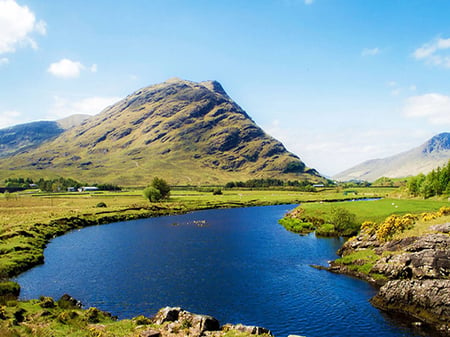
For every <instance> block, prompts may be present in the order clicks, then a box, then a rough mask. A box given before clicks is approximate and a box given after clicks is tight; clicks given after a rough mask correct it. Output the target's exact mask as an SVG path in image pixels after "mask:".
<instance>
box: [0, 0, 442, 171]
mask: <svg viewBox="0 0 450 337" xmlns="http://www.w3.org/2000/svg"><path fill="white" fill-rule="evenodd" d="M449 17H450V1H447V0H433V1H427V0H420V1H419V0H364V1H363V0H254V1H250V0H248V1H242V0H241V1H237V0H228V1H210V0H209V1H206V0H197V1H194V0H129V1H120V2H113V1H106V0H97V1H87V0H77V1H73V0H71V1H68V0H58V1H53V0H52V1H51V0H0V128H2V127H7V126H10V125H14V124H19V123H25V122H29V121H35V120H55V119H59V118H62V117H65V116H68V115H70V114H74V113H88V114H96V113H98V112H100V110H102V108H104V107H106V106H107V105H109V104H112V103H114V102H115V101H117V100H119V99H120V98H123V97H124V96H126V95H128V94H130V93H131V92H133V91H135V90H137V89H139V88H141V87H144V86H148V85H151V84H155V83H159V82H163V81H165V80H167V79H169V78H171V77H180V78H183V79H187V80H193V81H203V80H211V79H214V80H217V81H219V82H220V83H222V85H223V87H224V88H225V90H226V91H227V92H228V94H229V95H230V96H231V97H232V98H233V99H234V100H235V101H236V102H237V103H238V104H240V105H241V106H242V107H243V108H244V109H245V110H246V111H247V112H248V114H249V115H250V116H251V117H252V118H253V119H254V120H255V121H256V122H257V123H258V124H259V125H260V126H262V127H263V128H264V129H265V130H266V132H268V133H269V134H271V135H272V136H274V137H276V138H277V139H279V140H281V141H282V142H283V143H284V144H285V145H286V147H287V148H288V149H289V150H290V151H292V152H294V153H295V154H297V155H298V156H300V158H301V159H302V160H304V161H305V162H306V164H307V165H308V166H310V167H314V168H316V169H318V170H319V171H320V172H321V173H323V174H328V175H332V174H335V173H338V172H340V171H342V170H344V169H346V168H349V167H351V166H353V165H355V164H358V163H360V162H362V161H364V160H368V159H374V158H380V157H386V156H389V155H393V154H396V153H399V152H402V151H405V150H409V149H411V148H412V147H415V146H418V145H420V144H422V143H423V142H425V141H426V140H427V139H429V138H430V137H432V136H433V135H436V134H437V133H440V132H446V131H450V130H449V128H450V80H449V79H450V21H449V19H448V18H449Z"/></svg>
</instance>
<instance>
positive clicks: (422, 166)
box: [333, 132, 450, 181]
mask: <svg viewBox="0 0 450 337" xmlns="http://www.w3.org/2000/svg"><path fill="white" fill-rule="evenodd" d="M448 160H450V133H448V132H444V133H441V134H438V135H436V136H434V137H433V138H431V139H430V140H428V141H427V142H426V143H424V144H422V145H421V146H419V147H416V148H414V149H412V150H410V151H406V152H403V153H400V154H397V155H394V156H391V157H388V158H384V159H374V160H369V161H366V162H364V163H362V164H359V165H357V166H354V167H352V168H350V169H348V170H345V171H343V172H341V173H338V174H336V175H335V176H333V179H335V180H339V181H349V180H367V181H374V180H376V179H378V178H380V177H389V178H401V177H407V176H412V175H417V174H419V173H428V172H430V171H431V170H432V169H435V168H437V167H439V166H443V165H444V164H446V163H447V162H448Z"/></svg>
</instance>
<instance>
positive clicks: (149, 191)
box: [143, 186, 162, 202]
mask: <svg viewBox="0 0 450 337" xmlns="http://www.w3.org/2000/svg"><path fill="white" fill-rule="evenodd" d="M143 194H144V197H145V198H146V199H148V201H150V202H156V201H159V200H161V198H162V197H161V192H160V191H159V190H158V189H156V188H154V187H153V186H148V187H147V188H145V189H144V192H143Z"/></svg>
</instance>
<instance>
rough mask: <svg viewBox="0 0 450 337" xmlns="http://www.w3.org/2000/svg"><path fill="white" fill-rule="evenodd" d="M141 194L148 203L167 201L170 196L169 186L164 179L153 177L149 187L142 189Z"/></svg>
mask: <svg viewBox="0 0 450 337" xmlns="http://www.w3.org/2000/svg"><path fill="white" fill-rule="evenodd" d="M143 194H144V197H145V198H146V199H148V200H149V201H150V202H156V201H160V200H162V199H167V198H169V196H170V186H169V184H168V183H167V182H166V181H165V180H164V179H161V178H158V177H155V178H153V180H152V183H151V184H150V186H148V187H146V188H145V189H144V191H143Z"/></svg>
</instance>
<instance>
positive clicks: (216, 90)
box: [0, 79, 321, 185]
mask: <svg viewBox="0 0 450 337" xmlns="http://www.w3.org/2000/svg"><path fill="white" fill-rule="evenodd" d="M12 174H13V175H15V176H30V175H31V176H34V177H37V176H43V175H44V174H45V175H47V176H49V175H63V176H70V177H72V178H76V179H79V180H85V181H89V182H98V183H106V182H107V183H116V184H120V185H146V184H148V182H149V181H150V179H151V178H152V177H154V176H160V177H165V178H166V179H167V180H168V181H169V182H170V183H171V184H177V185H187V184H198V183H202V184H217V183H224V182H227V181H231V180H247V179H252V178H280V179H308V180H312V181H318V180H320V179H321V177H320V176H319V174H318V173H317V172H316V171H315V170H313V169H308V168H306V167H305V164H304V163H303V162H302V161H301V160H300V159H299V158H298V157H297V156H295V155H294V154H292V153H290V152H288V151H287V150H286V149H285V147H284V146H283V144H281V143H280V142H279V141H277V140H276V139H274V138H272V137H270V136H269V135H267V134H266V133H265V132H264V131H263V130H262V129H261V128H260V127H258V126H257V125H256V124H255V123H254V122H253V120H252V119H251V118H250V117H249V116H248V115H247V113H246V112H245V111H244V110H242V109H241V108H240V107H239V106H238V105H237V104H236V103H235V102H234V101H233V100H232V99H231V98H230V97H229V96H228V95H227V94H226V93H225V91H224V90H223V88H222V87H221V85H220V84H219V83H218V82H215V81H207V82H201V83H195V82H190V81H184V80H180V79H172V80H169V81H166V82H164V83H161V84H157V85H153V86H150V87H146V88H143V89H140V90H138V91H136V92H134V93H133V94H131V95H129V96H127V97H126V98H124V99H123V100H121V101H119V102H117V103H116V104H114V105H112V106H110V107H108V108H107V109H105V110H104V111H102V112H101V113H100V114H98V115H96V116H94V117H91V118H90V119H88V120H86V121H84V122H83V123H82V124H81V125H79V126H77V127H74V128H71V129H69V130H67V131H66V132H64V133H62V134H60V135H59V136H58V137H57V138H55V139H54V140H52V141H49V142H46V143H44V144H42V145H41V146H39V147H38V148H37V149H33V150H30V151H26V152H23V153H20V154H16V155H14V156H11V157H8V158H5V159H4V160H2V162H1V163H0V178H1V177H2V176H3V177H5V176H6V175H7V176H11V175H12Z"/></svg>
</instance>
